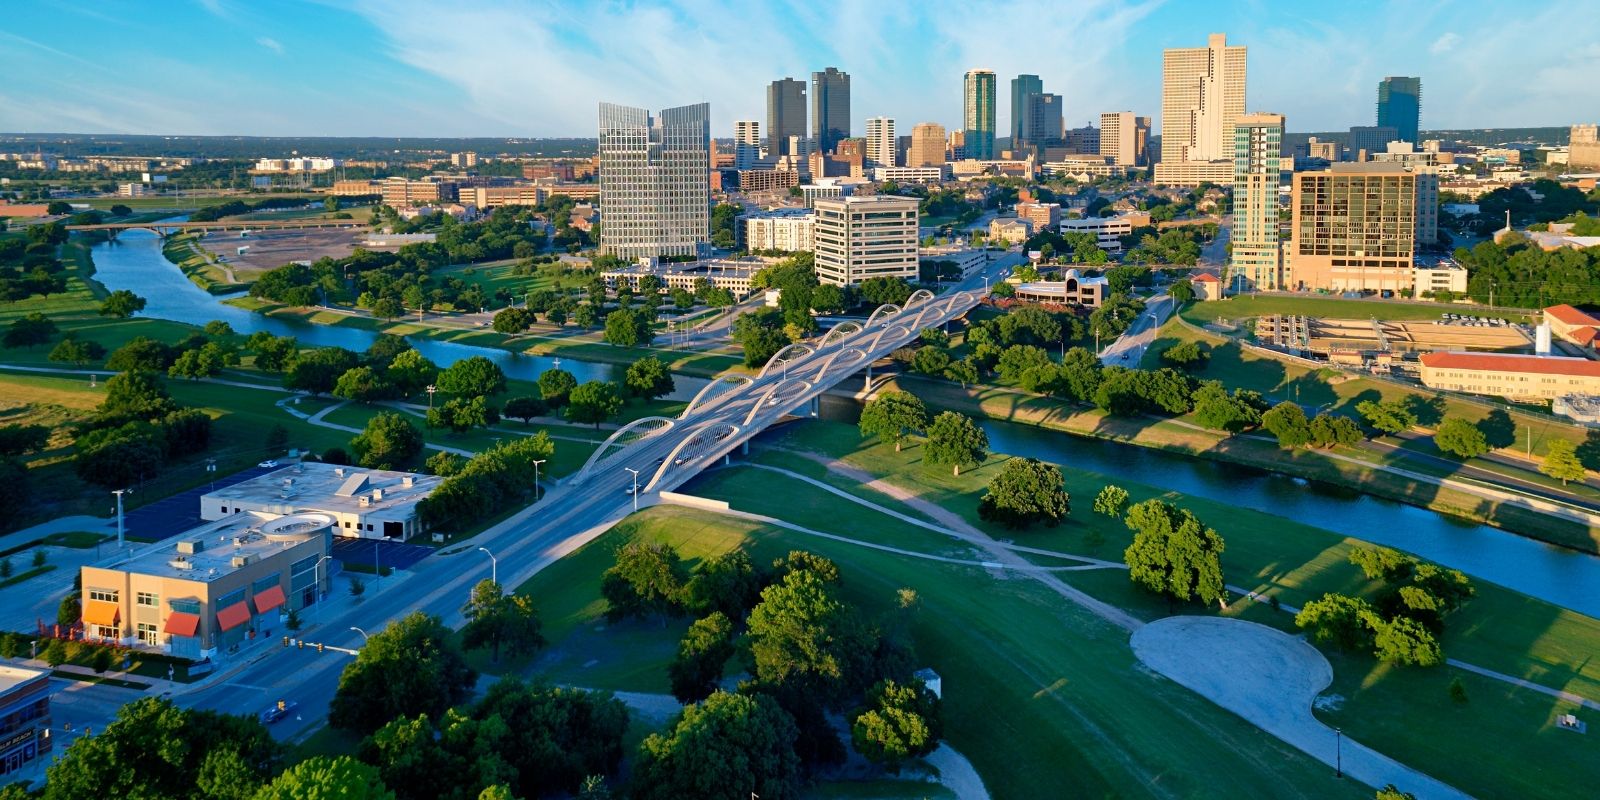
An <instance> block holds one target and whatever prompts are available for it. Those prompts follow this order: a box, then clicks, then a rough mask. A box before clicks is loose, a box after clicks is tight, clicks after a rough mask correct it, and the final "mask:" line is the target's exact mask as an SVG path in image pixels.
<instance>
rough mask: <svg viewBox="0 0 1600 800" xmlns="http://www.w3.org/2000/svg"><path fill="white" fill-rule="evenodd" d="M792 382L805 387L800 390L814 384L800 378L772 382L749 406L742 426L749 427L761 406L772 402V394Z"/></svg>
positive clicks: (808, 388)
mask: <svg viewBox="0 0 1600 800" xmlns="http://www.w3.org/2000/svg"><path fill="white" fill-rule="evenodd" d="M792 384H799V385H801V386H804V387H805V388H804V389H802V390H801V391H810V390H811V389H812V388H813V387H815V386H816V384H814V383H812V382H811V381H808V380H804V379H801V378H788V379H786V380H781V381H778V382H777V383H774V384H772V387H771V388H769V389H767V390H766V391H765V392H762V393H761V397H760V398H758V399H757V400H756V404H755V405H753V406H751V407H750V413H748V414H746V415H745V416H744V424H743V426H742V427H745V428H748V427H750V425H751V424H752V423H754V422H755V421H756V415H757V414H760V413H761V410H762V409H763V408H766V407H767V405H768V404H769V403H771V402H773V395H776V394H777V393H778V390H779V389H782V388H783V387H785V386H789V385H792Z"/></svg>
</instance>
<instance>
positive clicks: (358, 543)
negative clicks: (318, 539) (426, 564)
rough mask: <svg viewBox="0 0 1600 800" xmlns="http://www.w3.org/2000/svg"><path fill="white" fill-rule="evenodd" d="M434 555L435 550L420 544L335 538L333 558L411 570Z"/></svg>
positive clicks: (347, 561) (347, 562) (345, 561)
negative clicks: (413, 566)
mask: <svg viewBox="0 0 1600 800" xmlns="http://www.w3.org/2000/svg"><path fill="white" fill-rule="evenodd" d="M431 555H433V548H431V547H427V546H425V545H420V544H406V543H405V542H391V541H388V540H386V539H357V538H355V537H353V536H335V537H333V557H334V558H336V559H338V560H339V561H340V562H342V563H346V564H349V563H356V564H374V565H376V566H380V567H390V568H392V569H409V568H410V567H411V566H412V565H413V564H416V563H417V562H418V561H421V560H422V559H424V558H427V557H428V556H431Z"/></svg>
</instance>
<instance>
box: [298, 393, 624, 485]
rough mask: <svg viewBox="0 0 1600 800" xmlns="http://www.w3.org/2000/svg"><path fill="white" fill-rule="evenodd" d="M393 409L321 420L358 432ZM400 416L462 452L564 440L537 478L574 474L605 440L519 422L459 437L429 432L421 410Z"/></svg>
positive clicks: (360, 410) (333, 414)
mask: <svg viewBox="0 0 1600 800" xmlns="http://www.w3.org/2000/svg"><path fill="white" fill-rule="evenodd" d="M394 410H395V409H393V408H390V407H387V406H381V405H362V404H359V403H350V404H348V405H345V406H343V407H342V408H339V409H336V410H334V411H330V412H328V414H326V415H325V416H323V418H322V419H323V421H325V422H330V423H333V424H335V425H345V426H349V427H352V428H357V429H361V428H365V427H366V425H367V421H368V420H370V419H372V418H373V417H375V416H377V415H378V414H379V413H382V412H385V411H394ZM401 413H403V414H405V415H406V417H407V419H409V420H410V422H411V424H413V425H415V426H416V427H417V429H418V430H419V431H421V432H422V434H423V438H424V439H425V440H426V441H427V443H428V444H433V445H440V446H443V447H454V448H459V449H461V450H469V451H472V452H474V453H477V452H482V451H484V450H488V449H489V448H491V447H493V446H494V444H495V442H496V441H497V440H502V439H504V440H510V439H512V438H515V437H517V436H520V435H530V436H531V435H533V434H534V433H537V432H538V431H540V430H544V431H547V432H549V433H550V434H551V435H552V436H560V437H563V438H558V439H554V440H553V443H554V444H555V447H556V451H555V454H554V455H553V456H551V457H550V463H548V464H546V465H544V466H542V467H541V468H540V475H541V476H545V477H559V476H562V475H566V474H568V473H571V472H575V471H577V469H578V468H579V467H581V466H583V462H584V461H585V460H586V459H588V458H589V454H590V453H591V452H593V451H594V448H595V446H596V445H598V444H599V443H600V442H601V441H603V440H604V438H605V433H606V432H605V431H602V432H600V434H598V435H596V434H594V433H593V432H592V431H591V430H590V429H589V428H588V427H587V426H585V427H582V428H572V427H568V426H564V425H563V426H544V425H531V426H527V427H524V426H523V425H522V423H520V422H511V423H510V424H504V423H502V424H501V425H500V426H497V427H495V428H491V429H487V430H486V429H483V428H475V429H473V430H469V431H464V432H462V433H459V434H458V433H451V432H449V431H447V430H443V429H435V430H429V429H428V427H427V425H426V424H425V417H424V416H422V414H423V412H421V411H417V410H415V409H408V410H406V411H403V412H401ZM325 430H326V429H325ZM330 432H333V431H330ZM345 435H346V436H349V437H351V438H354V437H355V436H356V434H354V433H349V434H345ZM574 438H585V439H592V440H593V442H594V444H584V443H583V442H575V441H572V440H573V439H574ZM346 449H348V448H346ZM437 452H438V451H437V450H424V451H423V452H422V453H421V454H420V455H418V456H417V458H416V463H415V464H412V465H411V466H413V467H420V466H421V464H422V462H423V461H425V460H426V459H427V458H428V457H429V456H432V455H433V454H434V453H437Z"/></svg>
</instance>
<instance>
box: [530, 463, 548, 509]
mask: <svg viewBox="0 0 1600 800" xmlns="http://www.w3.org/2000/svg"><path fill="white" fill-rule="evenodd" d="M545 461H546V459H543V458H540V459H535V460H534V461H533V462H531V463H532V464H533V502H535V503H537V502H539V465H540V464H543V463H544V462H545Z"/></svg>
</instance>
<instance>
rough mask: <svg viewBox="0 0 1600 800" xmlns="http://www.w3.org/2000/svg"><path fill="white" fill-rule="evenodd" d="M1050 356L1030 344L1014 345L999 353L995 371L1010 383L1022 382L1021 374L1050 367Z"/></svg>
mask: <svg viewBox="0 0 1600 800" xmlns="http://www.w3.org/2000/svg"><path fill="white" fill-rule="evenodd" d="M1051 363H1052V362H1051V361H1050V354H1049V353H1047V352H1045V351H1044V349H1043V348H1040V347H1034V346H1033V345H1031V344H1014V345H1011V346H1010V347H1007V348H1006V349H1005V350H1003V351H1001V352H1000V361H999V363H998V364H997V365H996V367H995V371H997V372H999V373H1000V378H1001V379H1002V380H1005V381H1009V382H1011V383H1016V382H1018V381H1020V380H1022V376H1023V373H1025V372H1027V371H1028V370H1031V369H1035V368H1038V367H1048V366H1050V365H1051Z"/></svg>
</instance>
